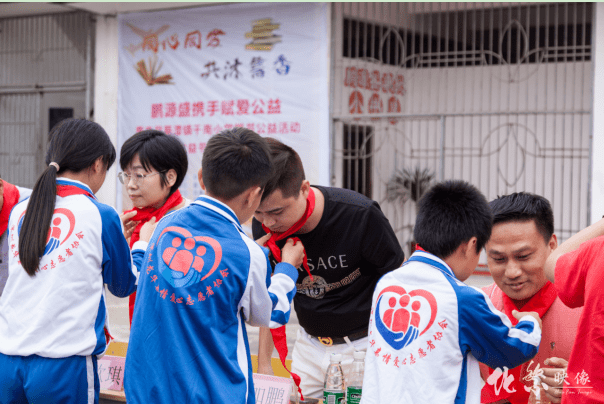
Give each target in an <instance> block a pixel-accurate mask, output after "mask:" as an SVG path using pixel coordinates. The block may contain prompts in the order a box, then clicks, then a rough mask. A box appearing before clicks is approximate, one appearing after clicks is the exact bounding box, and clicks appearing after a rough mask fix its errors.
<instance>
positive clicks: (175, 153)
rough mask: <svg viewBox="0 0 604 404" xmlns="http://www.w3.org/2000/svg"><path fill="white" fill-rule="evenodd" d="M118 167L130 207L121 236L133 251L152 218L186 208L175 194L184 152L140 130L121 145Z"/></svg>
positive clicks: (155, 133) (174, 142)
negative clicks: (144, 227) (142, 229)
mask: <svg viewBox="0 0 604 404" xmlns="http://www.w3.org/2000/svg"><path fill="white" fill-rule="evenodd" d="M120 166H121V167H122V170H124V171H123V172H121V173H119V174H118V178H119V179H120V182H121V183H122V184H124V186H125V187H126V191H127V192H128V196H129V197H130V200H131V201H132V205H133V206H134V208H133V209H131V210H128V211H125V212H124V214H123V215H122V216H121V219H122V222H123V223H124V236H125V237H126V239H127V240H128V242H129V244H130V248H132V249H133V246H134V243H136V242H137V241H138V240H139V238H140V235H139V233H140V229H141V228H142V226H143V225H144V224H145V223H147V222H148V221H150V220H152V219H153V218H155V220H157V221H159V220H160V219H161V218H162V217H163V216H164V215H165V214H166V213H169V212H171V211H174V210H176V209H180V208H183V207H185V206H187V205H189V204H190V201H188V200H186V199H184V198H183V197H182V195H181V194H180V191H179V190H178V187H180V184H182V181H183V179H184V178H185V175H186V174H187V168H188V159H187V151H186V150H185V147H184V146H183V144H182V143H181V142H180V141H179V140H178V139H177V138H175V137H172V136H168V135H166V134H165V133H164V132H161V131H158V130H153V129H149V130H144V131H142V132H138V133H136V134H134V135H133V136H132V137H131V138H130V139H128V140H126V142H124V145H123V146H122V150H121V154H120ZM135 299H136V293H133V294H132V295H130V304H129V314H130V323H131V324H132V312H133V310H134V301H135Z"/></svg>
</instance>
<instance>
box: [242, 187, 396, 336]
mask: <svg viewBox="0 0 604 404" xmlns="http://www.w3.org/2000/svg"><path fill="white" fill-rule="evenodd" d="M313 187H314V188H316V189H319V190H320V191H321V192H322V193H323V195H324V197H325V208H324V210H323V216H322V217H321V220H320V221H319V224H318V225H317V227H315V228H314V229H313V230H312V231H310V232H308V233H305V234H296V235H295V236H297V237H299V238H300V240H301V241H302V244H304V247H305V249H306V255H307V257H308V266H309V269H310V272H311V274H312V275H313V278H314V281H313V282H311V280H310V277H309V276H308V274H307V273H306V270H305V269H304V268H303V267H302V266H300V267H299V268H298V271H299V278H298V282H297V284H296V286H297V293H296V296H295V297H294V308H295V310H296V314H297V315H298V320H299V321H300V325H301V326H302V327H304V329H305V330H306V332H307V333H309V334H310V335H314V336H317V337H344V336H346V335H350V334H353V333H356V332H359V331H362V330H364V329H367V326H368V324H369V314H370V312H371V299H372V296H373V291H374V289H375V285H376V283H377V281H378V280H379V279H380V277H381V276H382V275H384V274H385V273H387V272H389V271H392V270H393V269H396V268H398V267H400V265H401V264H402V262H403V260H404V259H405V255H404V253H403V250H402V249H401V246H400V244H399V242H398V240H397V239H396V236H395V234H394V231H393V230H392V227H391V226H390V223H389V222H388V219H387V218H386V216H384V214H383V213H382V211H381V209H380V206H379V205H378V203H377V202H375V201H372V200H371V199H369V198H367V197H365V196H363V195H361V194H359V193H357V192H354V191H350V190H347V189H341V188H328V187H321V186H313ZM252 232H253V235H254V239H258V238H260V237H262V236H263V235H265V234H266V233H265V232H264V230H262V226H261V225H260V223H259V222H258V221H257V220H256V219H254V220H253V221H252ZM285 242H286V240H280V241H278V242H277V246H278V247H279V248H283V246H284V245H285ZM271 262H272V264H273V267H274V265H275V264H276V262H275V261H274V260H273V258H272V256H271Z"/></svg>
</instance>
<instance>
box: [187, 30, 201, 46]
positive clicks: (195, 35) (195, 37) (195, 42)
mask: <svg viewBox="0 0 604 404" xmlns="http://www.w3.org/2000/svg"><path fill="white" fill-rule="evenodd" d="M185 48H197V49H201V32H200V31H199V30H195V31H192V32H189V33H188V34H187V36H186V37H185Z"/></svg>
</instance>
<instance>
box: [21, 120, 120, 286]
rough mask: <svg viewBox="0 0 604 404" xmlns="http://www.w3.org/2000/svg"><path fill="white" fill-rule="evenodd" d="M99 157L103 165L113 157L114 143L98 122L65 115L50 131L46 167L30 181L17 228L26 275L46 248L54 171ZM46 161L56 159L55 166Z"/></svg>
mask: <svg viewBox="0 0 604 404" xmlns="http://www.w3.org/2000/svg"><path fill="white" fill-rule="evenodd" d="M99 157H101V158H102V161H103V163H105V166H106V168H107V169H109V167H111V165H113V162H114V161H115V147H113V144H112V143H111V140H110V139H109V136H108V135H107V132H105V130H104V129H103V128H102V127H101V126H100V125H99V124H97V123H94V122H91V121H87V120H85V119H66V120H64V121H62V122H61V123H59V124H58V125H56V126H55V127H54V128H53V129H52V131H51V132H50V143H49V145H48V151H47V153H46V165H47V167H46V169H45V170H44V172H43V173H42V175H40V177H39V178H38V180H37V181H36V185H34V189H33V191H32V193H31V196H30V197H29V203H28V205H27V211H26V212H25V216H24V217H23V225H22V226H21V230H20V231H19V259H20V260H21V265H22V266H23V268H24V269H25V272H27V273H28V275H29V276H32V277H33V276H35V274H36V272H37V271H38V269H39V265H40V258H41V257H42V256H43V255H44V250H45V249H46V242H47V240H48V232H49V230H50V222H51V220H52V216H53V214H54V210H55V201H56V197H57V174H59V173H63V172H66V171H70V172H73V173H78V172H80V171H82V170H84V169H86V168H89V167H90V166H92V165H93V164H94V163H95V161H96V160H97V159H98V158H99ZM50 163H56V164H57V165H58V166H59V168H58V169H57V167H55V165H54V164H53V165H49V164H50Z"/></svg>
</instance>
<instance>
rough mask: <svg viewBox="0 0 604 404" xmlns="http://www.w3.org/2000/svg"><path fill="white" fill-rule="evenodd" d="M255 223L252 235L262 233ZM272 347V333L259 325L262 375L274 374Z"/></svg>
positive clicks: (264, 238)
mask: <svg viewBox="0 0 604 404" xmlns="http://www.w3.org/2000/svg"><path fill="white" fill-rule="evenodd" d="M257 224H258V222H257V221H256V219H254V220H253V221H252V229H253V230H254V236H260V234H262V233H263V231H262V233H261V232H260V231H261V230H262V228H261V227H260V226H259V225H257ZM270 236H271V235H270V234H264V235H263V236H262V237H260V238H258V239H257V240H256V243H258V245H260V246H264V244H266V242H267V241H268V239H269V238H270ZM255 238H256V237H255ZM269 265H270V264H269ZM274 349H275V344H274V342H273V335H272V334H271V330H270V328H268V327H260V329H259V333H258V373H260V374H264V375H273V374H274V373H273V366H272V363H271V357H272V355H273V350H274Z"/></svg>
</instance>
